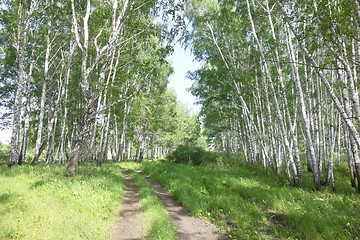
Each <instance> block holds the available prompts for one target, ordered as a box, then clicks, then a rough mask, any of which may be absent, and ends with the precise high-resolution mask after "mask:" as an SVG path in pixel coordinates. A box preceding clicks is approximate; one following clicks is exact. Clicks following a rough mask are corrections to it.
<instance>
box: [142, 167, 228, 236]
mask: <svg viewBox="0 0 360 240" xmlns="http://www.w3.org/2000/svg"><path fill="white" fill-rule="evenodd" d="M136 172H137V173H138V174H140V175H141V176H143V177H144V178H145V179H146V180H147V181H148V182H149V184H150V185H151V187H152V188H153V189H154V192H155V193H156V195H157V196H158V197H159V199H160V200H161V201H162V202H163V203H164V206H165V209H166V210H167V211H168V212H169V215H170V217H171V218H172V224H173V225H174V226H175V227H176V228H177V231H178V237H179V239H181V240H187V239H192V240H201V239H204V240H205V239H206V240H215V239H218V240H220V239H221V240H222V239H224V240H225V239H229V238H228V237H226V236H222V235H219V234H218V233H216V231H215V228H214V226H213V225H212V224H210V223H206V222H205V221H203V220H201V219H198V218H195V217H192V216H190V214H189V212H188V211H187V210H185V209H184V208H183V207H182V206H181V205H180V203H178V202H177V201H176V200H175V198H174V197H173V196H172V195H171V193H169V192H168V191H167V190H166V189H165V188H163V187H162V186H161V185H160V184H158V183H157V182H155V181H153V180H152V179H151V178H150V177H148V176H145V175H144V174H143V173H141V172H140V171H136Z"/></svg>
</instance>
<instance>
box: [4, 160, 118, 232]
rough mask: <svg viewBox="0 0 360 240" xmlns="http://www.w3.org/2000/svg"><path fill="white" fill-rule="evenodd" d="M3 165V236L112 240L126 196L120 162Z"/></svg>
mask: <svg viewBox="0 0 360 240" xmlns="http://www.w3.org/2000/svg"><path fill="white" fill-rule="evenodd" d="M64 170H65V166H58V165H51V166H43V165H41V164H40V165H39V166H37V167H34V168H33V167H30V166H22V167H17V166H16V167H14V168H12V169H8V168H7V167H6V165H5V164H2V165H1V166H0V183H1V184H0V238H1V239H108V238H109V236H110V230H111V228H112V224H113V222H114V219H115V217H116V215H117V213H118V211H119V208H120V205H121V201H122V198H123V191H124V190H123V188H124V183H125V179H124V177H123V175H122V172H121V168H120V167H119V166H117V165H114V164H112V165H110V164H104V165H103V166H102V167H100V168H98V167H96V166H95V165H91V166H88V167H86V166H80V167H79V169H78V174H77V176H76V177H73V178H65V177H63V174H64Z"/></svg>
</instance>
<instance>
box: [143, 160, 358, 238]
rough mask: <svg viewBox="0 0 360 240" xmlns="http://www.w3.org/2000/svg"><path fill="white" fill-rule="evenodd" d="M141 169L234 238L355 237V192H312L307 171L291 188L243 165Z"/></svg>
mask: <svg viewBox="0 0 360 240" xmlns="http://www.w3.org/2000/svg"><path fill="white" fill-rule="evenodd" d="M142 171H143V172H144V173H146V174H148V175H149V176H151V177H152V178H153V179H155V180H156V181H158V182H159V183H161V184H162V185H164V186H165V187H166V188H167V189H168V190H169V191H170V192H172V193H173V195H174V196H175V198H177V200H178V201H179V202H180V203H181V204H182V205H183V206H185V207H186V208H188V209H189V210H190V212H191V213H192V214H193V215H195V216H202V217H206V218H209V219H211V220H212V221H213V222H215V223H217V225H218V226H220V227H221V229H223V230H225V231H226V232H227V233H228V234H229V236H230V237H231V238H234V239H267V238H273V237H276V238H281V239H283V238H285V239H359V236H360V225H359V223H358V219H360V197H359V195H358V194H357V193H355V191H354V190H352V189H349V190H344V191H342V192H336V193H334V192H332V191H331V190H329V189H327V188H326V189H324V190H323V191H313V190H312V189H311V188H310V187H308V186H307V185H306V183H308V182H311V175H310V174H306V173H305V176H304V179H303V182H304V184H303V185H302V186H301V187H299V188H295V187H293V186H289V184H288V182H287V181H286V177H285V176H279V175H275V174H271V173H267V172H265V171H264V170H263V169H261V168H254V167H249V166H248V165H245V164H244V165H241V164H240V165H239V166H237V167H234V168H232V169H228V170H220V169H217V168H213V167H211V166H198V167H196V166H188V165H181V164H173V163H169V162H166V161H155V162H144V163H143V165H142ZM338 175H339V174H338ZM344 179H347V176H344ZM344 181H345V180H344ZM337 182H339V184H341V183H342V180H341V179H338V180H337ZM309 185H310V184H309Z"/></svg>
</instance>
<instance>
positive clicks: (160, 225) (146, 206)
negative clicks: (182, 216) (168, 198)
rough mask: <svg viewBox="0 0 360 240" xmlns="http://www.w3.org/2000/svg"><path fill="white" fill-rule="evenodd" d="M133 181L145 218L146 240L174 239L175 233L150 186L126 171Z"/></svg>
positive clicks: (136, 175) (141, 178)
mask: <svg viewBox="0 0 360 240" xmlns="http://www.w3.org/2000/svg"><path fill="white" fill-rule="evenodd" d="M128 172H129V173H130V174H131V176H132V177H133V178H134V179H135V182H136V185H137V187H138V192H139V202H140V205H141V210H142V212H143V214H144V218H145V223H146V226H145V229H146V230H147V233H148V234H147V236H146V239H175V238H176V236H175V234H176V232H175V229H174V227H173V226H172V225H171V218H170V216H169V214H168V212H167V211H166V209H165V208H164V206H163V204H162V202H161V201H160V200H159V198H158V197H157V196H156V194H155V192H154V190H153V188H152V187H151V186H150V184H149V183H148V182H147V181H146V180H145V179H144V178H143V177H142V176H140V175H139V174H137V173H135V172H134V171H133V170H128Z"/></svg>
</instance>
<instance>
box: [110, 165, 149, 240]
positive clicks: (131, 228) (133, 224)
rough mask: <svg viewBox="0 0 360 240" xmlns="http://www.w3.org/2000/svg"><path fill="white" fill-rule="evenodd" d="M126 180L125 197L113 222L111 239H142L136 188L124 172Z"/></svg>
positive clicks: (142, 232) (142, 229)
mask: <svg viewBox="0 0 360 240" xmlns="http://www.w3.org/2000/svg"><path fill="white" fill-rule="evenodd" d="M124 176H125V178H126V186H125V191H126V192H125V197H124V202H123V205H122V209H121V211H120V213H119V217H120V218H119V219H118V220H116V221H115V223H114V227H113V231H112V233H111V239H113V240H135V239H144V235H145V230H144V228H143V227H142V226H143V223H142V219H143V218H142V216H141V209H140V204H139V197H138V193H137V187H136V184H135V181H134V179H133V178H132V177H131V176H130V175H129V174H128V173H127V172H126V171H124Z"/></svg>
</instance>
